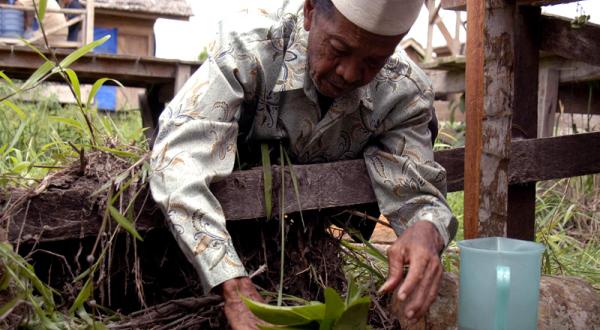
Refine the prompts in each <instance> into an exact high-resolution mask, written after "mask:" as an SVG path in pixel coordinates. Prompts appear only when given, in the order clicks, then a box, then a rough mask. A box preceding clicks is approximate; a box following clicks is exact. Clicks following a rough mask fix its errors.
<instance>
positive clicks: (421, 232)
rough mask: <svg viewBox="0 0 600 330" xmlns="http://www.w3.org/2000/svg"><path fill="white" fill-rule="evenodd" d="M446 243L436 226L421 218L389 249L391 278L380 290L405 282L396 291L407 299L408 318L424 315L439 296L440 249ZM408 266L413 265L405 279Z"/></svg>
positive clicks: (440, 274) (389, 276) (441, 271)
mask: <svg viewBox="0 0 600 330" xmlns="http://www.w3.org/2000/svg"><path fill="white" fill-rule="evenodd" d="M443 247H444V242H443V240H442V238H441V236H440V233H439V232H438V231H437V229H436V228H435V226H434V225H433V224H432V223H431V222H428V221H418V222H416V223H415V224H414V225H412V226H411V227H409V228H408V229H407V230H406V231H405V232H404V233H403V234H402V235H401V236H400V237H398V238H397V239H396V241H395V242H394V244H393V245H392V246H391V247H390V248H389V249H388V261H389V273H388V279H387V281H386V282H385V283H384V284H383V286H382V287H381V289H379V292H390V291H392V290H394V289H396V287H397V286H398V285H400V283H402V284H401V285H400V287H399V288H398V290H396V291H395V294H397V295H398V296H397V297H395V298H397V299H398V300H399V301H401V302H405V304H403V305H404V311H403V312H404V315H405V316H406V318H407V319H408V320H417V319H419V318H421V316H423V315H424V314H425V313H426V312H427V310H428V309H429V306H430V305H431V304H432V303H433V301H434V300H435V298H436V297H437V293H438V289H439V287H440V282H441V279H442V274H443V268H442V264H441V262H440V257H439V252H440V251H441V250H442V248H443ZM405 266H409V269H408V274H407V275H406V279H405V280H404V281H402V279H403V276H404V267H405ZM407 298H408V300H407Z"/></svg>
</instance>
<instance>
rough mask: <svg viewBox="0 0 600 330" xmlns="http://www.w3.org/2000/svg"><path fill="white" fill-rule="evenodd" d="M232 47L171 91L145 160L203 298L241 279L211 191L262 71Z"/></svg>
mask: <svg viewBox="0 0 600 330" xmlns="http://www.w3.org/2000/svg"><path fill="white" fill-rule="evenodd" d="M238 46H239V47H234V46H231V47H232V48H230V49H218V50H216V51H213V52H212V56H210V57H209V59H208V60H207V61H206V62H205V63H204V64H203V65H202V66H201V67H200V68H199V69H198V71H197V72H196V73H194V75H193V76H192V77H191V78H190V79H189V80H188V82H186V84H185V85H184V86H183V88H182V89H181V91H180V92H179V93H177V95H176V96H175V98H174V99H173V100H172V101H171V103H170V104H169V105H168V106H167V108H166V109H165V110H164V111H163V113H162V114H161V116H160V120H159V133H158V136H157V139H156V142H155V144H154V148H153V151H152V155H151V168H152V175H151V177H150V188H151V191H152V195H153V197H154V199H155V200H156V202H157V203H158V205H159V206H160V207H161V209H162V211H163V213H164V214H165V216H166V218H167V221H168V223H169V227H170V229H171V231H172V232H173V234H174V236H175V238H176V240H177V242H178V244H179V246H180V247H181V249H182V250H183V252H184V254H185V255H186V256H187V258H188V260H190V262H191V263H192V264H193V265H194V267H195V269H196V270H197V272H198V274H199V275H200V278H201V281H202V284H203V287H204V290H205V291H206V292H209V291H210V290H211V289H212V288H214V287H215V286H217V285H219V284H220V283H222V282H224V281H226V280H229V279H232V278H235V277H240V276H245V275H246V271H245V269H244V267H243V265H242V262H241V260H240V258H239V257H238V255H237V253H236V251H235V249H234V247H233V245H232V242H231V237H230V235H229V233H228V232H227V229H226V227H225V216H224V214H223V209H222V208H221V205H220V203H219V201H218V200H217V199H216V198H215V196H214V195H213V194H212V192H211V191H210V190H209V185H210V184H211V182H214V181H216V180H219V179H222V178H224V177H226V176H228V175H229V174H231V172H232V169H233V165H234V161H235V154H236V143H237V134H238V122H237V121H238V120H239V117H240V111H241V110H240V109H241V106H242V104H243V102H244V100H245V98H248V97H251V96H250V95H252V94H253V91H255V89H256V84H255V82H256V75H257V74H259V72H260V71H261V70H260V68H259V67H258V65H257V63H258V61H256V60H255V57H254V56H252V55H251V54H248V53H246V52H245V50H244V47H243V45H238Z"/></svg>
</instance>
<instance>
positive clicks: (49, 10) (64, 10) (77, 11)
mask: <svg viewBox="0 0 600 330" xmlns="http://www.w3.org/2000/svg"><path fill="white" fill-rule="evenodd" d="M0 8H3V9H14V10H20V11H35V8H34V7H25V6H20V5H7V4H2V3H0ZM46 12H47V13H63V14H85V12H86V10H85V9H71V8H61V9H52V8H46Z"/></svg>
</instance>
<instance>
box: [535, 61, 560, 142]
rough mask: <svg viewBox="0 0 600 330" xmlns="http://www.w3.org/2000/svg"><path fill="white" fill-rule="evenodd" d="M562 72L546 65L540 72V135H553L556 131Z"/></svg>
mask: <svg viewBox="0 0 600 330" xmlns="http://www.w3.org/2000/svg"><path fill="white" fill-rule="evenodd" d="M559 79H560V72H559V71H558V70H556V69H554V68H552V67H550V66H546V67H544V68H542V69H541V70H540V73H539V94H538V96H539V98H538V120H539V121H538V137H551V136H552V135H553V131H554V120H555V116H556V108H557V107H558V83H559Z"/></svg>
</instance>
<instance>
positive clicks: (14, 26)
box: [0, 8, 25, 38]
mask: <svg viewBox="0 0 600 330" xmlns="http://www.w3.org/2000/svg"><path fill="white" fill-rule="evenodd" d="M24 20H25V18H24V15H23V12H22V11H20V10H15V9H5V8H0V37H2V38H18V37H20V36H22V35H23V33H24V30H23V24H24V23H25V22H24Z"/></svg>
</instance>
